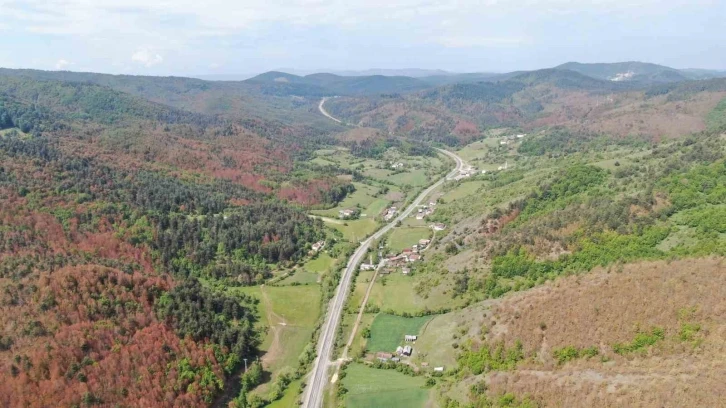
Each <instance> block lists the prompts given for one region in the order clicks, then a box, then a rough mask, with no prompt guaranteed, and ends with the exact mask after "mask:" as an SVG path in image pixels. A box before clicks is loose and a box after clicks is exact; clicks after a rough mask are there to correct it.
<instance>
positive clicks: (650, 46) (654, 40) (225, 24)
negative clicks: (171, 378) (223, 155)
mask: <svg viewBox="0 0 726 408" xmlns="http://www.w3.org/2000/svg"><path fill="white" fill-rule="evenodd" d="M724 21H726V0H590V1H586V0H438V1H437V0H401V1H396V0H365V1H360V0H358V1H340V0H338V1H328V0H286V1H281V0H0V66H1V67H7V68H36V69H44V70H70V71H93V72H105V73H117V74H142V75H180V76H183V75H187V76H193V75H227V74H250V73H259V72H264V71H268V70H273V69H278V68H281V67H287V68H293V69H296V70H300V71H318V70H327V71H336V70H364V69H369V68H386V69H402V68H424V69H443V70H448V71H453V72H506V71H513V70H525V69H537V68H545V67H551V66H555V65H558V64H561V63H564V62H567V61H579V62H617V61H633V60H637V61H646V62H653V63H658V64H664V65H669V66H672V67H675V68H707V69H720V70H726V32H724V31H723V25H724Z"/></svg>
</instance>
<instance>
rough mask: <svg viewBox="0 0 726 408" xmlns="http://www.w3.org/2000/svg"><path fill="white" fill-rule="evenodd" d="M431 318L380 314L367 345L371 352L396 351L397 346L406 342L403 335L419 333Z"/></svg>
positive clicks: (374, 323) (372, 326) (374, 321)
mask: <svg viewBox="0 0 726 408" xmlns="http://www.w3.org/2000/svg"><path fill="white" fill-rule="evenodd" d="M429 320H431V317H430V316H423V317H400V316H393V315H388V314H379V315H378V316H376V318H375V320H373V324H372V325H371V338H370V339H368V343H367V345H366V347H367V348H368V351H371V352H376V351H387V352H394V351H395V350H396V347H398V346H400V345H403V344H404V342H403V336H405V335H407V334H411V335H418V334H419V332H420V331H421V328H422V327H423V326H424V325H425V324H426V323H427V322H428V321H429Z"/></svg>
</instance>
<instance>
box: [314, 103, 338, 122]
mask: <svg viewBox="0 0 726 408" xmlns="http://www.w3.org/2000/svg"><path fill="white" fill-rule="evenodd" d="M327 100H328V98H323V99H321V100H320V104H318V110H319V111H320V113H322V114H323V116H325V117H327V118H328V119H330V120H334V121H336V122H338V123H343V122H342V121H341V120H340V119H336V118H334V117H332V116H331V115H330V114H329V113H328V111H326V110H325V107H324V106H323V105H325V101H327Z"/></svg>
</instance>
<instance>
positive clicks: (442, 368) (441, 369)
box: [434, 367, 444, 373]
mask: <svg viewBox="0 0 726 408" xmlns="http://www.w3.org/2000/svg"><path fill="white" fill-rule="evenodd" d="M434 371H435V372H437V373H443V372H444V367H434Z"/></svg>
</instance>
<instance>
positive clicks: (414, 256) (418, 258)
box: [406, 254, 421, 262]
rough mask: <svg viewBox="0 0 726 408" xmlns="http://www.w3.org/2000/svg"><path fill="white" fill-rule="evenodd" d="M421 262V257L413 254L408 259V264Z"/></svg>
mask: <svg viewBox="0 0 726 408" xmlns="http://www.w3.org/2000/svg"><path fill="white" fill-rule="evenodd" d="M420 260H421V255H419V254H411V255H408V256H407V257H406V262H417V261H420Z"/></svg>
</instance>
